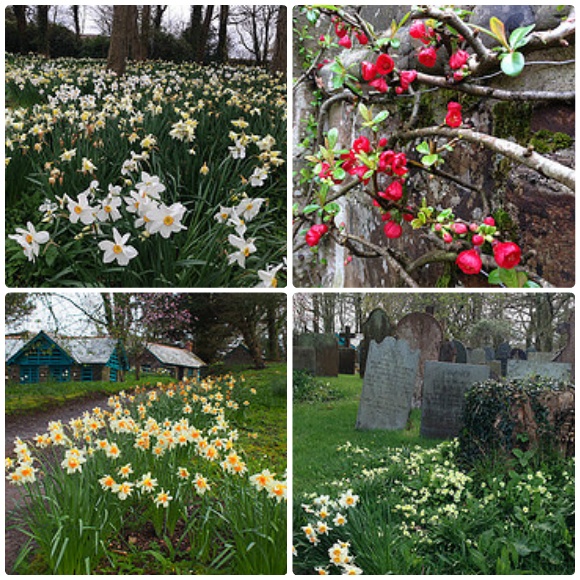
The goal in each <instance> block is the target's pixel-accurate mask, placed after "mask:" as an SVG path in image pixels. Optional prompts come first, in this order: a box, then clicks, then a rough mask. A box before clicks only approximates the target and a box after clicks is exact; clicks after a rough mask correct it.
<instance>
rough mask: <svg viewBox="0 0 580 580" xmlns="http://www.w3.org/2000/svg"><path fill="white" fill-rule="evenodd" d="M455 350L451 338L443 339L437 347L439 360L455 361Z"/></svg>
mask: <svg viewBox="0 0 580 580" xmlns="http://www.w3.org/2000/svg"><path fill="white" fill-rule="evenodd" d="M456 358H457V350H456V348H455V343H454V342H453V341H452V340H444V341H443V342H442V343H441V348H440V349H439V360H440V361H441V362H455V359H456Z"/></svg>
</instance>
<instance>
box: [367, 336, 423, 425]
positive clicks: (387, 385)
mask: <svg viewBox="0 0 580 580" xmlns="http://www.w3.org/2000/svg"><path fill="white" fill-rule="evenodd" d="M418 365H419V352H418V351H412V350H411V348H410V347H409V344H408V343H407V342H406V341H404V340H396V339H395V338H393V337H392V336H388V337H386V338H385V339H384V340H383V341H382V342H381V343H377V342H375V341H372V342H371V345H370V349H369V353H368V357H367V366H366V371H365V377H364V382H363V389H362V394H361V398H360V404H359V408H358V416H357V420H356V428H357V429H388V430H395V429H404V428H405V426H406V424H407V420H408V418H409V413H410V412H411V399H412V396H413V389H414V387H415V377H416V375H417V368H418Z"/></svg>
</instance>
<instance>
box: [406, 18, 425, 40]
mask: <svg viewBox="0 0 580 580" xmlns="http://www.w3.org/2000/svg"><path fill="white" fill-rule="evenodd" d="M409 36H410V37H411V38H414V39H416V40H421V39H422V38H424V37H425V36H427V29H426V28H425V23H424V22H423V21H422V20H415V22H413V24H411V28H409Z"/></svg>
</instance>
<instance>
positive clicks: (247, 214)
mask: <svg viewBox="0 0 580 580" xmlns="http://www.w3.org/2000/svg"><path fill="white" fill-rule="evenodd" d="M265 201H266V200H265V199H264V198H262V197H256V198H254V199H252V198H250V197H246V198H244V199H242V201H241V202H240V204H239V205H238V206H237V207H236V212H237V213H238V214H239V215H241V216H242V217H243V218H244V219H245V220H246V221H248V222H249V221H251V220H253V219H254V218H255V217H256V216H257V215H258V212H259V211H260V208H261V207H262V204H263V203H264V202H265Z"/></svg>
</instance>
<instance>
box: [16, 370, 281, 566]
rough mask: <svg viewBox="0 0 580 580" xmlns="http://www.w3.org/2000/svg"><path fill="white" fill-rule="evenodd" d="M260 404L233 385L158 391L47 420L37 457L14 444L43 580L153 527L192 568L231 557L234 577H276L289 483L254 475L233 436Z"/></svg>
mask: <svg viewBox="0 0 580 580" xmlns="http://www.w3.org/2000/svg"><path fill="white" fill-rule="evenodd" d="M255 393H256V390H255V389H250V388H248V387H247V386H246V385H245V384H244V383H243V382H242V383H239V382H236V379H235V378H234V377H232V376H230V375H227V376H223V377H218V378H208V379H205V380H203V381H200V382H198V381H193V382H188V381H185V382H182V383H179V384H173V383H171V384H169V385H168V386H161V385H158V387H157V388H156V389H152V390H145V389H141V390H138V391H137V392H136V393H135V394H131V395H128V394H125V393H121V395H119V396H113V397H111V398H110V399H109V409H108V410H104V409H100V408H95V409H93V410H92V412H86V413H85V414H84V415H83V416H82V417H79V418H77V419H74V420H71V421H70V422H69V424H68V425H64V424H62V423H61V422H60V421H52V422H51V423H49V425H48V431H47V432H46V433H44V434H40V435H37V436H36V437H35V439H34V447H35V448H31V447H30V446H29V445H28V444H27V443H25V442H23V441H21V440H17V441H16V442H15V448H14V457H13V458H8V459H7V460H6V468H7V479H8V480H9V481H10V482H11V484H13V485H18V486H22V487H23V489H24V492H25V494H26V498H27V505H26V507H25V508H23V510H24V511H23V519H22V524H21V526H19V527H22V529H23V531H25V533H26V534H27V535H29V536H30V538H31V539H32V540H34V542H35V545H36V546H37V549H38V550H39V551H40V553H41V554H42V557H43V560H44V561H45V562H46V563H47V565H48V568H49V571H50V573H52V574H79V573H83V574H84V573H86V574H90V573H92V572H93V571H94V569H95V566H97V565H98V564H99V561H100V559H101V558H103V557H104V556H106V555H107V551H108V546H109V542H110V540H111V539H112V538H115V537H116V536H118V535H119V533H120V532H121V531H122V530H124V529H125V530H126V529H127V528H128V529H130V530H133V533H138V530H139V529H140V528H142V527H143V526H145V525H146V524H148V523H149V522H150V523H151V524H152V526H153V529H154V532H155V534H156V535H157V537H158V538H160V539H165V542H166V543H167V542H168V541H169V540H168V538H172V537H173V535H174V534H175V532H176V529H177V528H178V526H180V529H181V530H183V529H184V530H185V532H183V531H182V532H180V533H181V534H182V538H187V539H188V541H189V542H190V546H191V551H190V555H191V558H192V559H193V561H192V565H193V562H194V561H195V559H196V558H205V559H208V563H209V562H211V560H212V559H214V558H215V561H216V562H218V561H219V560H223V562H224V563H225V562H226V561H227V560H229V559H231V558H233V561H234V562H235V566H234V568H235V571H236V572H238V573H281V572H280V570H282V572H283V571H284V570H285V541H286V532H285V510H286V507H285V501H286V480H285V477H277V476H276V474H275V473H273V472H271V471H270V469H268V468H263V467H258V464H257V462H256V460H255V459H254V458H252V457H250V456H249V455H248V454H246V453H245V452H244V450H243V440H244V439H245V438H246V437H249V436H251V434H244V432H243V431H242V432H241V431H240V430H238V428H237V424H238V423H239V419H240V415H243V413H244V409H245V408H247V406H248V405H249V404H250V403H249V400H248V399H249V398H250V397H252V396H254V395H255ZM238 399H239V400H240V401H242V402H238ZM45 501H47V503H45ZM248 529H251V530H252V534H249V533H248ZM218 536H219V537H220V538H223V541H222V542H221V547H220V545H216V544H213V543H212V542H213V541H214V540H215V539H216V538H217V537H218ZM29 549H31V548H30V546H27V547H25V550H29ZM220 550H221V552H220ZM218 556H219V558H218ZM276 570H277V572H274V571H276Z"/></svg>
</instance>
